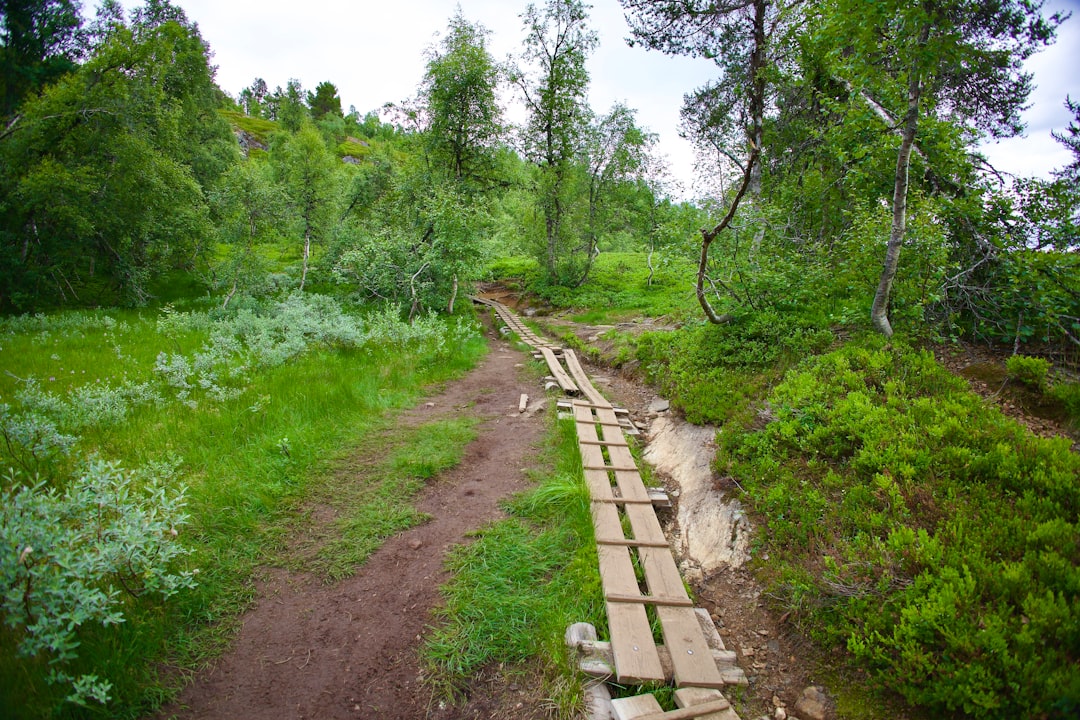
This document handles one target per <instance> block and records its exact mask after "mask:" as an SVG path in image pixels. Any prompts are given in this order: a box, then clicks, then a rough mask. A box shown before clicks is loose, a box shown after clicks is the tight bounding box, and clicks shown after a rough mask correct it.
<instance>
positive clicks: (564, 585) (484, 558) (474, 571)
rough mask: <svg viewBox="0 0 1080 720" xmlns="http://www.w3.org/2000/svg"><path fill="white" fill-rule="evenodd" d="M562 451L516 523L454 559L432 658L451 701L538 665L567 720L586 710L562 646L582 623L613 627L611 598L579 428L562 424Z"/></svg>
mask: <svg viewBox="0 0 1080 720" xmlns="http://www.w3.org/2000/svg"><path fill="white" fill-rule="evenodd" d="M554 444H555V448H554V452H555V454H556V457H557V458H558V459H557V462H556V467H554V468H550V469H545V471H544V472H543V473H542V475H543V477H542V478H541V479H540V481H539V484H538V485H537V487H536V488H535V489H533V490H531V491H528V492H526V493H524V494H522V495H521V496H519V497H517V498H515V499H514V500H513V501H511V502H510V503H508V504H507V508H506V509H507V510H508V512H509V513H510V517H509V518H507V519H505V520H502V521H499V522H496V523H493V524H491V525H489V526H487V527H485V528H483V529H481V530H479V531H477V532H476V533H475V537H474V539H473V541H472V542H470V543H469V544H466V545H463V546H460V547H458V548H456V549H455V550H453V551H452V552H451V553H450V556H449V559H448V561H447V564H448V566H449V569H450V571H451V572H452V574H453V578H452V579H451V580H450V582H449V583H448V584H447V585H446V586H444V588H443V593H444V596H445V598H446V604H445V606H444V607H443V608H442V609H441V610H440V611H439V613H438V623H437V625H436V627H435V629H434V631H433V632H432V633H430V634H429V636H428V639H427V642H426V645H425V647H424V650H423V653H424V657H425V659H426V662H427V665H428V675H429V681H430V682H432V683H433V684H434V685H435V687H436V689H437V690H438V691H439V692H440V693H442V694H444V695H449V696H455V695H457V694H458V693H460V692H461V691H462V690H464V688H465V687H466V685H467V683H468V681H469V679H470V678H471V677H473V676H474V675H475V674H476V673H477V672H479V671H480V670H481V669H483V668H484V667H485V666H486V665H488V664H490V663H494V662H499V663H503V662H505V663H525V662H536V663H537V664H538V665H539V667H541V668H542V669H543V673H544V675H545V677H546V679H547V681H548V682H549V685H550V687H549V688H548V692H549V694H550V695H552V696H558V697H554V698H553V700H554V701H555V702H556V704H557V705H559V706H560V712H561V713H562V715H561V716H569V714H570V708H571V706H572V705H573V704H574V703H575V702H579V701H580V696H581V695H580V692H579V690H580V688H579V687H577V682H578V679H577V673H576V671H575V670H574V669H573V668H572V667H571V665H570V663H568V662H567V661H566V647H565V645H564V644H563V639H562V638H563V635H564V633H565V631H566V628H567V627H568V626H569V625H570V624H572V623H575V622H590V623H593V624H595V625H597V626H598V627H601V626H603V625H604V618H605V615H604V609H603V594H602V592H601V590H600V577H599V573H598V572H597V558H596V546H595V543H594V541H593V530H592V519H591V515H590V513H589V493H588V488H587V487H585V484H584V481H583V480H582V478H581V461H580V456H579V454H578V451H577V442H576V435H575V431H574V426H573V423H572V422H569V421H560V423H559V425H558V426H557V429H556V432H555V439H554ZM568 687H570V688H573V689H572V690H570V691H569V692H565V694H562V692H560V691H559V690H558V688H563V689H566V688H568Z"/></svg>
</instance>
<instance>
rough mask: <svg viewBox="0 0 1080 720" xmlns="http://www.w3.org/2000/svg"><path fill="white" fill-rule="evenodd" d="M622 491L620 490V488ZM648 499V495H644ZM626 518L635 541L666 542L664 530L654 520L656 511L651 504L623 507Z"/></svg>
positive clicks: (657, 521)
mask: <svg viewBox="0 0 1080 720" xmlns="http://www.w3.org/2000/svg"><path fill="white" fill-rule="evenodd" d="M620 490H622V488H620ZM646 497H648V494H646ZM625 512H626V517H627V518H628V519H629V520H630V532H631V534H632V536H633V538H634V539H635V540H648V541H649V542H657V543H658V542H660V541H665V542H666V541H667V536H666V535H664V529H663V528H662V527H660V521H659V520H657V519H656V511H655V510H653V509H652V505H651V504H645V503H634V504H630V505H626V506H625Z"/></svg>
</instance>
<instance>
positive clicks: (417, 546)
mask: <svg viewBox="0 0 1080 720" xmlns="http://www.w3.org/2000/svg"><path fill="white" fill-rule="evenodd" d="M423 546H424V543H422V542H421V541H419V540H410V541H409V547H411V548H412V549H413V550H419V549H420V548H422V547H423Z"/></svg>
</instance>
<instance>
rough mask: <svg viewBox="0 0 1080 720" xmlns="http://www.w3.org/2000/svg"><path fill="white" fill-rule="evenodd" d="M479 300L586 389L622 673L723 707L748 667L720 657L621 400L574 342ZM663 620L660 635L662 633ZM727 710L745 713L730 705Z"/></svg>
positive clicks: (603, 554)
mask: <svg viewBox="0 0 1080 720" xmlns="http://www.w3.org/2000/svg"><path fill="white" fill-rule="evenodd" d="M474 300H476V301H477V302H481V303H483V304H485V305H488V306H490V307H492V308H494V309H495V311H496V312H497V313H498V314H499V317H500V319H502V321H503V322H505V323H506V325H507V327H509V328H510V329H511V330H513V331H514V332H515V333H517V334H518V337H520V338H521V340H522V341H523V342H525V343H527V344H529V345H531V346H532V347H533V348H535V349H536V350H538V351H539V352H540V354H541V357H543V359H544V361H545V362H546V363H547V365H548V368H549V369H550V371H551V375H552V376H553V377H555V378H556V381H557V382H558V383H559V386H560V387H562V388H563V389H564V391H566V392H567V393H569V394H574V395H577V394H580V396H581V397H579V398H575V399H573V400H572V401H571V407H572V410H573V418H574V423H575V425H576V429H577V438H578V446H579V449H580V453H581V463H582V472H583V474H584V478H585V484H586V486H587V487H588V488H589V493H590V496H591V501H592V502H591V506H592V519H593V529H594V531H595V535H596V543H597V556H598V558H599V565H600V579H601V585H602V588H603V592H604V599H605V604H606V608H607V615H608V634H609V636H610V645H611V655H612V657H613V664H614V670H615V677H616V680H617V681H618V682H619V683H622V684H633V685H638V684H643V683H646V682H666V681H672V680H673V681H674V683H675V685H676V686H677V687H679V688H684V689H686V690H691V689H693V691H694V692H699V693H707V694H706V695H703V696H701V697H702V698H705V697H707V698H708V701H706V702H705V704H704V706H703V708H702V709H703V710H705V713H702V715H705V714H706V713H715V712H716V711H717V710H719V709H721V708H720V705H721V704H722V702H726V701H723V700H722V696H721V695H720V694H719V693H717V691H716V690H715V689H716V688H721V687H724V686H725V684H731V683H732V682H739V683H743V682H745V676H743V675H742V673H741V671H738V669H737V668H735V671H734V672H733V671H732V668H730V667H728V668H726V670H725V671H724V672H721V670H720V668H718V666H717V660H716V658H715V657H714V649H713V648H712V647H710V645H709V641H710V638H708V637H707V636H706V634H705V631H704V630H703V628H702V624H701V623H700V622H699V621H698V617H697V615H696V614H695V609H694V603H693V601H692V600H691V598H690V596H689V594H688V593H687V591H686V586H685V585H684V583H683V581H682V576H681V575H680V573H679V569H678V566H677V565H676V563H675V558H674V556H673V555H672V552H671V548H670V546H669V544H668V541H667V538H666V537H665V536H664V531H663V528H662V527H661V526H660V521H659V520H658V519H657V517H656V512H655V510H654V509H653V504H652V503H653V500H652V497H651V496H650V495H649V492H648V490H647V489H646V487H645V484H644V482H643V480H642V477H641V472H640V470H639V468H638V466H637V462H636V461H635V459H634V456H633V453H632V452H631V449H630V444H629V442H627V439H626V436H625V435H624V432H623V428H622V427H621V425H620V422H619V419H618V417H617V416H616V410H615V408H614V407H613V406H612V404H611V403H610V402H609V401H608V400H607V398H605V397H604V396H603V394H601V393H600V392H599V391H598V390H597V389H596V388H595V387H594V386H593V384H592V382H591V381H590V379H589V377H588V374H587V373H586V372H585V370H584V368H583V367H582V366H581V362H580V361H579V360H578V357H577V354H576V353H575V352H574V351H573V350H572V349H563V348H560V347H558V346H557V345H554V344H552V343H550V342H548V341H547V340H544V339H543V338H540V337H538V336H537V335H536V334H535V333H533V332H532V331H531V330H530V329H529V328H528V327H526V326H525V325H524V324H523V323H522V322H521V321H520V320H519V319H518V318H517V316H515V315H514V314H513V313H512V312H510V310H509V309H508V308H506V307H505V306H503V305H501V304H500V303H497V302H494V301H490V300H482V299H477V298H474ZM564 363H565V369H564V367H563V365H564ZM570 386H572V387H573V390H570V389H568V388H569V387H570ZM560 402H561V401H560ZM656 624H658V625H659V631H660V634H661V635H662V643H661V642H657V638H656V637H655V636H654V625H656ZM713 630H714V634H715V629H713ZM662 655H663V656H664V657H663V658H662ZM665 666H667V667H668V668H669V669H668V670H665ZM680 692H682V691H680ZM641 697H645V696H641ZM649 697H650V698H651V696H649ZM695 698H697V696H695ZM717 698H719V699H717ZM654 702H655V701H654ZM641 703H642V706H641V708H642V709H643V710H644V709H645V708H648V710H647V711H646V712H644V713H643V715H644V716H648V717H657V718H661V717H672V718H675V717H687V718H689V717H698V715H694V714H692V713H693V711H692V710H690V709H689V708H688V707H686V706H683V707H684V709H683V710H682V711H681V713H680V714H672V715H663V714H661V715H657V714H656V711H657V710H659V706H654V705H652V704H649V703H648V701H645V700H642V701H641ZM693 704H694V705H696V704H698V703H697V702H694V703H693ZM627 709H628V710H629V708H627ZM638 712H641V711H640V710H639V711H638ZM707 716H708V717H714V715H712V714H709V715H707ZM722 716H723V717H725V720H726V719H727V718H733V720H737V718H738V716H737V715H735V714H734V712H733V711H731V710H730V709H727V712H726V713H724V714H723V715H722ZM625 717H637V715H634V714H628V715H626V716H625ZM715 717H721V715H715Z"/></svg>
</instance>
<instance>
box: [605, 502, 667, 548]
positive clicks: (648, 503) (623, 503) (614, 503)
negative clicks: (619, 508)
mask: <svg viewBox="0 0 1080 720" xmlns="http://www.w3.org/2000/svg"><path fill="white" fill-rule="evenodd" d="M592 501H593V502H596V503H609V504H611V505H649V506H650V507H651V506H652V504H653V501H652V498H649V499H648V500H638V499H636V498H624V497H607V498H593V500H592ZM662 547H667V543H664V545H663V546H662Z"/></svg>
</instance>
